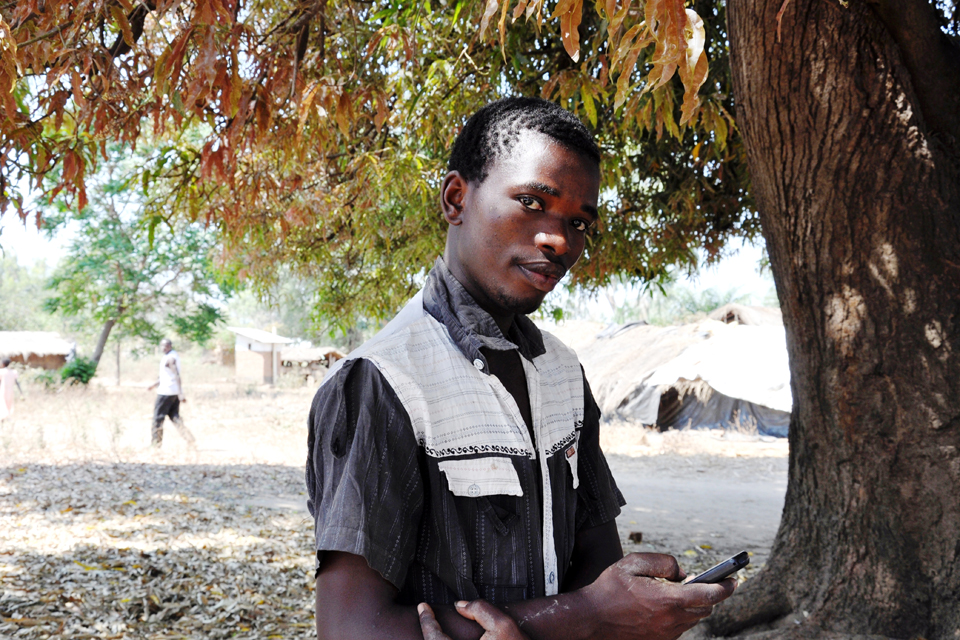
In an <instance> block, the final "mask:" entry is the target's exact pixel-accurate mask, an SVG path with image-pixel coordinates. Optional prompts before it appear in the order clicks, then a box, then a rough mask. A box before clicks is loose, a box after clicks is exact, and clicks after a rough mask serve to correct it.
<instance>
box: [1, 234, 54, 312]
mask: <svg viewBox="0 0 960 640" xmlns="http://www.w3.org/2000/svg"><path fill="white" fill-rule="evenodd" d="M49 274H50V268H49V267H47V265H46V263H44V262H37V263H35V264H33V265H31V266H24V265H21V264H19V263H18V262H17V256H16V254H15V253H13V252H12V251H9V250H8V251H5V252H4V254H3V256H2V257H0V331H55V330H57V329H59V328H60V327H59V326H58V325H59V323H57V322H56V321H55V319H54V318H53V317H51V316H50V314H48V313H46V312H45V311H44V309H43V298H44V296H45V295H46V292H45V291H44V287H45V285H46V282H47V279H48V277H49Z"/></svg>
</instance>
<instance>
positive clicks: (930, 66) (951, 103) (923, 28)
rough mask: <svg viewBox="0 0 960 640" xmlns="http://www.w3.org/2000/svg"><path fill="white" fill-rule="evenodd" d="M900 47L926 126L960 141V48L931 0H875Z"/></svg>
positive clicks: (879, 12)
mask: <svg viewBox="0 0 960 640" xmlns="http://www.w3.org/2000/svg"><path fill="white" fill-rule="evenodd" d="M874 6H875V8H876V12H877V15H878V16H879V17H880V20H881V21H882V22H883V24H884V25H885V26H886V27H887V30H888V31H889V32H890V35H891V36H893V39H894V41H895V42H896V43H897V46H898V47H899V48H900V53H901V55H902V56H903V61H904V64H905V65H906V67H907V70H908V71H909V72H910V76H911V79H912V80H913V88H914V90H915V91H916V92H917V98H918V99H919V100H920V109H921V111H922V113H923V118H924V120H925V121H926V123H927V126H928V127H929V128H930V129H932V130H934V131H937V132H940V133H943V134H946V135H948V136H951V137H952V138H953V139H954V141H955V142H960V48H958V47H957V46H956V45H954V44H953V43H952V42H951V41H950V39H949V38H948V37H947V36H946V34H944V33H943V31H941V30H940V24H939V20H938V14H937V8H936V7H935V6H934V5H933V4H932V3H931V2H929V1H928V0H874Z"/></svg>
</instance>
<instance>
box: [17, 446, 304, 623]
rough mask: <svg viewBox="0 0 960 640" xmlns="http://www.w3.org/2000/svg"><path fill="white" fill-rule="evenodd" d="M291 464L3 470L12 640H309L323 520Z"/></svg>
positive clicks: (69, 466) (104, 465) (70, 466)
mask: <svg viewBox="0 0 960 640" xmlns="http://www.w3.org/2000/svg"><path fill="white" fill-rule="evenodd" d="M302 483H303V475H302V470H301V469H299V468H294V467H288V466H278V465H256V464H251V465H236V464H233V465H223V466H218V465H157V464H142V463H89V462H88V463H84V464H66V465H51V464H25V465H20V466H12V467H7V468H0V593H2V595H0V637H17V638H20V637H24V638H51V637H63V638H104V639H107V638H117V639H119V638H158V639H160V638H224V637H233V638H301V637H302V638H308V637H315V633H316V632H315V631H314V630H313V624H314V623H313V606H312V605H313V599H314V598H313V561H312V558H311V556H310V554H309V552H305V550H308V549H310V548H311V544H312V521H311V520H310V518H309V515H308V514H306V513H304V512H302V511H297V510H291V509H283V508H270V507H266V506H258V505H256V504H251V502H254V503H255V502H256V500H255V496H258V495H260V496H262V495H273V496H278V495H292V496H298V495H299V494H300V493H301V492H302V488H303V484H302Z"/></svg>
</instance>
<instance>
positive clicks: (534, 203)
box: [517, 196, 543, 211]
mask: <svg viewBox="0 0 960 640" xmlns="http://www.w3.org/2000/svg"><path fill="white" fill-rule="evenodd" d="M517 201H518V202H520V204H522V205H523V206H525V207H526V208H527V209H535V210H537V211H543V205H542V204H540V201H539V200H537V199H536V198H534V197H533V196H519V197H518V198H517Z"/></svg>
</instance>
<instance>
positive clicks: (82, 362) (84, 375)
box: [60, 356, 97, 384]
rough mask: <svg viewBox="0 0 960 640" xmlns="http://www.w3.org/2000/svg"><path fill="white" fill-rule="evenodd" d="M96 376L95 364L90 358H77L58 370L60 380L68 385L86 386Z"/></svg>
mask: <svg viewBox="0 0 960 640" xmlns="http://www.w3.org/2000/svg"><path fill="white" fill-rule="evenodd" d="M95 375H97V363H96V361H94V360H93V359H92V358H84V357H82V356H77V357H76V358H74V359H73V360H71V361H70V362H68V363H67V364H66V365H65V366H64V367H63V369H60V379H61V380H63V381H64V382H69V383H70V384H87V383H88V382H90V381H91V380H92V379H93V376H95Z"/></svg>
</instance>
